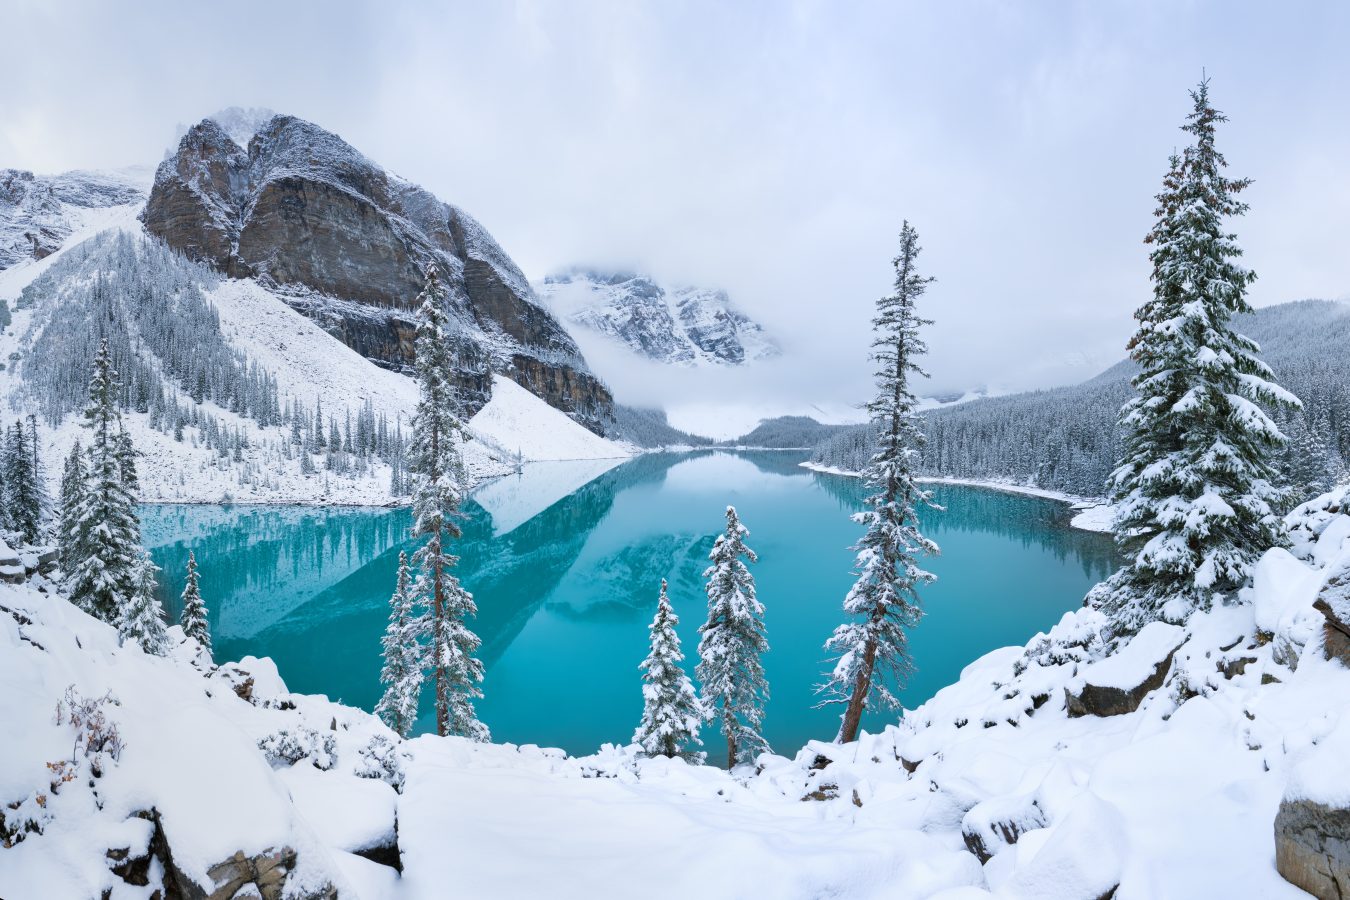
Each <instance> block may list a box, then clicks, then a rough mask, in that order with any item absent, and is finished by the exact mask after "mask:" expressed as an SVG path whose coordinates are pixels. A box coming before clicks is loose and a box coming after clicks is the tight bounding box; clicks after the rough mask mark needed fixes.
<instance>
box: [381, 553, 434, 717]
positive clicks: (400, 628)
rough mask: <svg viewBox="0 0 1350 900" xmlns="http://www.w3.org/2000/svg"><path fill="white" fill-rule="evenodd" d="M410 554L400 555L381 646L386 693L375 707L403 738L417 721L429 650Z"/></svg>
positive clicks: (382, 673)
mask: <svg viewBox="0 0 1350 900" xmlns="http://www.w3.org/2000/svg"><path fill="white" fill-rule="evenodd" d="M416 605H417V598H416V596H415V595H414V594H413V588H412V575H411V573H410V572H409V569H408V555H407V554H406V553H403V552H400V553H399V555H398V581H397V583H396V585H395V587H394V593H393V595H392V596H391V597H390V598H389V624H388V625H386V626H385V629H384V637H383V639H381V641H380V646H381V648H382V649H383V653H384V667H383V668H382V669H381V670H380V684H382V685H384V694H383V696H381V697H380V702H379V703H378V704H377V705H376V706H375V714H376V715H377V716H379V717H380V718H381V719H382V720H384V724H386V725H388V726H389V727H390V728H392V729H393V730H394V731H395V732H397V733H398V735H399V737H407V736H408V735H409V734H410V733H411V732H412V729H413V724H414V723H415V722H416V721H417V700H418V697H419V696H420V695H421V693H422V660H423V657H424V654H425V652H426V638H427V626H428V625H429V624H430V623H429V621H428V619H427V618H426V617H425V616H423V615H420V614H419V613H418V611H417V609H416Z"/></svg>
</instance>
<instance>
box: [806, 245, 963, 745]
mask: <svg viewBox="0 0 1350 900" xmlns="http://www.w3.org/2000/svg"><path fill="white" fill-rule="evenodd" d="M919 252H920V247H919V235H918V232H917V231H915V230H914V226H912V225H910V224H909V222H908V221H906V222H905V223H904V225H903V226H902V227H901V229H900V255H899V256H897V257H896V258H895V259H894V261H893V264H894V265H895V292H894V293H893V294H891V295H889V296H887V297H882V298H881V299H880V300H878V301H877V315H876V318H875V319H873V320H872V327H873V330H874V331H875V334H876V336H875V338H874V339H873V341H872V359H873V361H875V362H876V364H877V371H876V380H877V395H876V398H875V399H874V400H872V402H871V403H869V404H868V405H867V411H868V413H869V414H870V415H871V418H872V423H873V425H874V426H875V428H876V434H877V442H878V446H877V449H876V453H875V454H874V455H873V456H872V459H871V461H870V462H869V463H868V465H867V468H866V470H864V473H863V474H864V476H865V478H866V480H867V485H868V487H869V488H871V489H872V493H871V494H870V495H869V496H868V497H867V499H866V500H865V501H864V502H865V504H866V506H867V509H866V510H865V511H864V512H861V513H858V514H857V515H856V516H854V520H855V521H857V522H859V523H860V524H862V525H865V526H866V527H867V531H866V532H865V533H864V534H863V536H862V539H861V540H860V541H858V543H857V545H856V546H855V547H854V550H856V551H857V554H858V556H857V568H856V569H855V573H856V574H857V576H858V579H857V581H855V582H854V584H853V587H852V589H851V590H850V591H849V592H848V596H847V597H845V598H844V612H845V613H846V614H847V615H848V617H849V619H850V621H847V622H845V623H844V624H843V625H840V626H839V627H838V628H836V629H835V631H834V634H833V635H831V636H830V639H829V640H828V641H826V642H825V649H826V650H827V651H829V652H830V653H834V654H837V661H836V663H835V666H834V669H833V671H832V672H831V673H830V675H829V678H828V679H827V680H826V682H825V683H824V684H823V685H821V687H820V691H821V693H823V694H825V696H826V699H825V701H824V703H825V704H834V703H843V704H845V706H844V712H843V715H842V716H841V717H840V726H839V735H838V737H837V740H839V741H840V742H841V743H848V742H849V741H852V740H854V739H856V738H857V736H858V727H859V725H860V724H861V723H862V715H863V711H864V710H865V709H866V707H867V704H868V701H869V700H872V699H875V700H876V701H877V702H878V703H880V704H881V705H883V706H885V707H887V708H889V709H894V708H896V707H898V706H899V701H898V700H897V699H896V698H895V695H894V694H893V693H892V692H891V688H892V687H898V686H899V685H900V683H901V682H903V680H904V679H905V677H906V676H907V675H908V674H909V672H910V671H911V669H912V668H913V662H912V660H911V659H910V655H909V636H908V633H907V629H908V628H910V627H912V626H913V625H915V624H916V623H917V622H918V621H919V617H920V615H921V611H920V607H919V590H918V589H919V588H920V587H921V586H923V585H926V584H929V583H931V582H932V581H933V580H934V576H933V575H932V574H931V573H929V572H926V571H924V570H923V569H922V568H920V566H919V560H920V558H921V557H922V556H926V555H933V554H936V553H937V552H938V547H937V544H935V543H933V542H932V541H931V540H929V539H928V538H926V537H924V536H923V534H922V533H920V531H919V519H918V514H917V512H916V510H917V508H918V507H919V506H921V505H924V506H930V507H931V506H933V505H934V504H933V502H932V494H931V493H930V492H929V491H925V490H923V489H922V488H921V487H919V485H918V483H917V482H916V481H915V480H914V463H915V461H916V459H917V457H918V454H919V448H920V447H921V446H922V444H923V433H922V432H921V431H920V430H919V425H918V417H917V415H916V413H915V406H916V403H917V400H916V399H915V397H914V392H913V391H912V390H911V388H910V383H909V379H910V376H911V375H920V376H923V375H926V373H925V372H924V371H923V369H921V368H920V367H919V364H918V362H917V359H918V357H919V356H920V355H922V354H923V353H925V352H926V351H927V349H928V348H927V345H926V344H925V343H924V341H923V338H922V337H920V335H919V329H920V328H921V327H923V326H924V325H927V324H929V320H927V319H922V318H920V317H919V315H918V313H917V312H916V310H915V303H916V301H917V300H918V299H919V298H920V297H922V296H923V294H924V292H925V291H926V290H927V289H928V285H929V284H931V283H932V282H933V281H934V279H933V278H932V277H929V276H923V275H920V274H919V271H918V268H917V262H918V256H919Z"/></svg>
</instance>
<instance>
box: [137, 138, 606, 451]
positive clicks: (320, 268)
mask: <svg viewBox="0 0 1350 900" xmlns="http://www.w3.org/2000/svg"><path fill="white" fill-rule="evenodd" d="M143 220H144V222H145V227H146V230H147V231H149V232H150V233H152V234H154V235H157V236H158V237H160V238H161V239H163V240H164V241H166V242H167V243H168V244H169V245H170V246H172V247H175V248H177V249H178V250H181V251H182V252H183V253H185V254H187V255H188V256H191V257H193V258H194V259H199V260H203V261H206V262H209V263H210V264H211V265H213V266H215V267H216V268H218V269H220V270H221V271H223V272H225V273H227V274H229V275H232V276H234V277H240V278H244V277H251V278H256V279H258V281H259V282H261V283H263V284H265V285H267V286H268V287H270V288H273V289H275V290H277V291H278V292H279V293H280V294H281V295H282V296H284V297H286V298H287V300H288V302H290V303H291V304H292V305H293V306H294V307H295V308H296V309H298V310H300V311H301V312H304V313H305V314H307V315H309V316H310V317H312V318H314V319H315V320H316V321H318V322H320V323H321V324H323V326H324V327H325V328H326V329H327V330H328V331H329V332H331V333H332V334H333V335H334V336H336V337H338V338H340V339H341V340H342V341H344V342H345V343H346V344H347V345H348V346H350V347H352V348H353V349H354V350H356V351H357V352H359V353H361V354H362V355H363V356H365V357H367V358H369V359H372V360H374V361H376V362H378V363H380V364H381V365H385V366H388V367H390V368H394V369H402V368H405V367H407V366H409V365H410V364H411V362H412V354H413V329H414V313H415V302H416V298H417V295H418V293H419V291H420V290H421V288H422V281H423V272H424V270H425V267H426V265H427V264H428V263H430V262H436V263H437V264H439V265H440V267H441V269H442V271H443V272H444V273H445V275H446V277H447V281H448V282H449V285H450V291H451V309H450V315H451V318H452V324H453V326H454V334H453V336H452V340H454V342H455V345H456V347H455V349H456V358H457V359H458V360H459V366H460V372H459V374H460V385H459V386H460V389H461V395H462V396H463V398H464V400H465V405H466V409H465V412H466V413H467V414H472V413H474V412H476V411H477V410H478V409H479V408H481V407H482V406H483V404H485V403H486V402H487V400H488V397H489V396H490V392H491V377H490V376H491V373H492V372H494V371H495V372H501V373H503V374H505V375H508V376H509V377H511V378H512V379H514V380H515V381H516V382H518V383H519V384H521V385H522V386H524V387H525V388H527V389H529V390H530V391H532V392H533V393H535V394H537V395H538V396H540V397H542V398H543V399H544V400H546V401H547V402H548V403H549V404H551V405H552V406H555V407H557V408H558V409H560V410H562V411H563V412H565V413H567V414H568V415H569V416H571V417H572V418H574V419H575V420H577V421H578V422H580V423H582V424H583V425H585V426H586V427H588V428H590V429H591V430H592V431H595V432H597V433H600V434H603V433H605V431H606V429H607V427H609V426H610V424H611V422H612V420H613V411H612V410H613V402H612V398H611V397H610V394H609V391H608V389H607V388H606V387H605V386H604V385H603V384H602V383H601V382H600V381H599V380H598V379H597V378H596V377H595V376H594V375H593V374H592V373H591V372H590V370H589V369H588V368H587V367H586V363H585V361H584V360H583V359H582V357H581V353H580V351H579V350H578V349H577V346H576V343H575V342H574V341H573V340H572V338H571V337H570V336H569V335H568V334H567V333H566V331H564V330H563V328H562V327H561V326H560V325H559V324H558V322H557V320H556V319H555V318H554V317H553V316H552V314H551V313H549V312H548V310H546V309H545V308H544V307H543V306H541V305H540V304H539V302H538V301H537V300H536V299H535V296H534V293H533V291H532V290H531V288H530V286H529V283H528V282H527V281H526V279H525V277H524V275H523V274H522V273H521V272H520V269H519V268H518V267H517V266H516V264H515V263H514V262H513V261H512V260H511V258H510V257H509V256H507V254H506V252H505V251H503V250H502V248H501V247H500V246H499V245H498V244H497V242H496V241H495V240H493V238H492V236H491V235H489V234H488V233H487V231H486V230H485V229H484V228H483V227H482V226H481V225H480V224H478V222H477V221H475V220H474V219H473V218H472V217H470V216H469V215H467V214H466V213H464V212H463V211H462V210H460V209H458V208H457V207H454V206H452V205H450V204H448V203H443V202H441V201H440V200H438V199H437V198H436V197H435V196H433V195H432V194H431V193H430V192H428V191H426V190H425V189H423V188H421V187H419V186H417V185H415V184H412V183H410V182H407V181H404V180H403V179H400V178H398V177H396V176H394V175H391V174H389V173H388V172H386V171H385V170H384V169H383V168H381V167H380V166H378V165H376V164H375V163H373V162H372V161H370V160H369V159H367V158H366V157H364V156H362V155H361V154H360V153H359V152H357V151H356V150H355V149H354V148H352V147H351V146H350V145H348V144H347V143H346V142H344V141H343V140H342V139H341V138H339V137H338V136H337V135H334V134H331V133H329V132H327V131H324V130H323V129H322V128H319V127H318V126H316V125H312V124H310V123H309V122H305V121H303V120H301V119H297V118H295V117H293V116H284V115H283V116H275V117H273V118H272V119H271V120H270V121H268V122H267V123H266V124H265V125H263V126H262V128H261V129H260V130H259V131H258V132H257V133H256V134H255V135H254V136H253V138H252V139H251V140H250V141H249V145H248V149H247V150H244V149H243V148H241V147H240V146H239V145H238V144H237V143H235V141H234V140H233V139H232V138H231V137H230V135H229V134H228V133H226V131H225V129H224V128H222V127H221V126H220V125H219V124H218V123H216V122H215V121H213V120H211V119H207V120H204V121H202V122H201V123H199V124H197V125H194V126H193V127H192V128H191V129H189V130H188V132H187V134H185V135H184V136H183V139H182V141H181V142H180V143H179V145H178V150H177V152H176V153H175V154H174V155H173V156H171V157H169V158H168V159H166V160H165V161H164V162H163V163H162V164H161V165H160V167H159V170H158V172H156V175H155V184H154V188H153V190H152V191H151V194H150V199H149V202H148V203H147V204H146V208H145V213H144V216H143Z"/></svg>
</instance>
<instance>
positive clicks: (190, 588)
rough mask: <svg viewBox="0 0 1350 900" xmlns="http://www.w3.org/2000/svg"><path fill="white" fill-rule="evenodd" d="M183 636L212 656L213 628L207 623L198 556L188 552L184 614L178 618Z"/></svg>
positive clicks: (184, 587) (184, 589)
mask: <svg viewBox="0 0 1350 900" xmlns="http://www.w3.org/2000/svg"><path fill="white" fill-rule="evenodd" d="M178 623H179V624H180V625H182V626H183V634H185V635H187V636H188V637H190V638H192V639H193V640H195V641H196V642H197V643H199V644H201V645H202V649H204V650H205V651H206V655H207V656H210V655H211V626H210V624H209V623H208V622H207V614H206V603H205V602H204V601H203V600H202V588H201V577H200V576H199V575H198V574H197V555H196V554H195V553H193V552H192V551H191V550H189V551H188V561H187V577H186V579H185V583H184V584H183V612H182V614H181V615H180V616H179V617H178Z"/></svg>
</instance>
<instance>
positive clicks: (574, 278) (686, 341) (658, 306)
mask: <svg viewBox="0 0 1350 900" xmlns="http://www.w3.org/2000/svg"><path fill="white" fill-rule="evenodd" d="M538 290H539V295H540V296H541V297H542V298H543V299H544V300H545V301H546V302H547V303H549V305H550V306H551V307H552V309H553V310H554V311H555V312H557V313H558V314H559V315H560V316H562V317H563V318H565V319H566V320H567V321H568V322H569V323H572V324H573V325H577V326H580V327H582V328H586V329H588V330H591V331H595V332H598V333H600V334H603V335H606V336H607V337H610V338H612V339H614V340H616V341H618V342H620V343H622V344H624V345H626V346H627V347H628V348H629V349H630V350H632V351H633V352H634V353H637V354H638V355H640V356H644V357H646V358H648V359H652V360H655V361H657V362H663V363H670V364H672V365H678V366H697V365H702V364H712V365H724V366H739V365H743V364H745V363H748V362H753V361H755V360H760V359H767V358H769V357H772V356H777V355H778V352H779V351H778V347H777V346H776V345H775V344H774V343H773V341H772V340H770V339H769V337H768V335H767V334H766V333H765V331H764V329H763V327H762V326H760V325H759V323H757V322H754V321H752V320H751V319H749V318H748V317H746V316H745V315H744V314H743V313H741V312H740V311H739V310H737V309H736V308H735V307H733V306H732V305H731V299H730V298H729V297H728V296H727V294H726V292H725V291H719V290H711V289H708V288H698V287H689V286H672V287H666V286H663V285H661V284H658V283H657V282H656V281H655V280H654V279H652V278H651V277H650V276H648V275H640V274H635V273H632V272H598V271H590V270H575V271H572V272H567V273H564V274H560V275H552V276H550V277H548V278H546V279H544V282H543V284H541V285H539V289H538Z"/></svg>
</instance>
